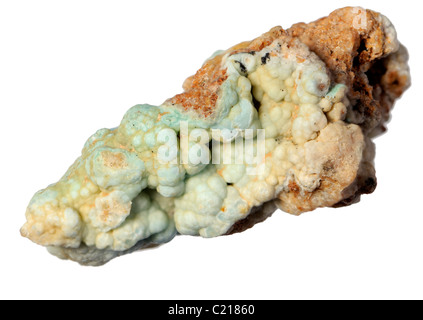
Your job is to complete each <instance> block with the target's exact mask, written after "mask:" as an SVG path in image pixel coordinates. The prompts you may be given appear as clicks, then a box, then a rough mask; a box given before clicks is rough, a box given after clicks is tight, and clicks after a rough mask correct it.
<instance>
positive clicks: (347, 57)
mask: <svg viewBox="0 0 423 320" xmlns="http://www.w3.org/2000/svg"><path fill="white" fill-rule="evenodd" d="M407 61H408V53H407V50H406V49H405V47H404V46H402V45H401V44H400V43H399V42H398V40H397V37H396V31H395V29H394V27H393V25H392V24H391V22H390V21H389V20H388V19H387V18H386V17H385V16H383V15H381V14H379V13H376V12H374V11H371V10H364V9H362V8H344V9H339V10H336V11H335V12H333V13H332V14H330V15H329V16H328V17H326V18H322V19H320V20H317V21H316V22H312V23H309V24H304V23H299V24H296V25H294V26H292V27H291V28H289V29H288V30H284V29H282V28H281V27H275V28H273V29H271V30H270V31H269V32H267V33H265V34H263V35H262V36H260V37H258V38H256V39H254V40H252V41H248V42H242V43H240V44H238V45H236V46H234V47H232V48H230V49H228V50H226V51H218V52H216V53H215V54H213V55H212V57H210V58H209V59H208V60H207V61H206V62H205V63H204V64H203V66H202V67H201V68H200V69H199V70H198V72H197V73H196V74H195V75H194V76H192V77H190V78H188V79H187V80H186V81H185V83H184V86H183V88H184V92H183V93H181V94H178V95H176V96H174V97H173V98H171V99H169V100H167V101H165V102H164V103H163V104H162V105H160V106H152V105H146V104H144V105H136V106H135V107H133V108H131V109H130V110H129V111H128V112H127V113H126V115H125V116H124V118H123V120H122V122H121V124H120V126H119V127H118V128H116V129H112V130H109V129H101V130H99V131H97V132H96V133H95V134H94V135H93V136H92V137H91V138H89V139H88V141H87V142H86V144H85V146H84V148H83V150H82V155H81V157H80V158H79V159H77V160H76V162H75V163H74V164H73V165H72V166H71V167H70V169H69V170H68V172H67V173H66V174H65V175H64V177H63V178H62V179H61V180H60V181H59V182H57V183H56V184H53V185H51V186H49V187H48V188H46V189H44V190H41V191H39V192H38V193H36V194H35V196H34V197H33V199H32V200H31V202H30V204H29V206H28V209H27V212H26V219H27V222H26V223H25V225H24V226H23V227H22V229H21V234H22V235H23V236H25V237H28V238H29V239H31V240H32V241H33V242H35V243H37V244H40V245H42V246H45V247H47V248H48V251H49V252H50V253H52V254H53V255H56V256H57V257H59V258H62V259H71V260H74V261H77V262H79V263H80V264H83V265H93V266H94V265H102V264H104V263H106V262H108V261H110V260H111V259H113V258H115V257H117V256H120V255H123V254H127V253H130V252H133V251H135V250H139V249H142V248H149V247H153V246H157V245H160V244H164V243H166V242H169V241H170V240H172V239H173V238H174V237H175V235H177V234H180V235H199V236H202V237H217V236H221V235H228V234H232V233H235V232H241V231H244V230H246V229H248V228H250V227H252V226H253V225H254V224H255V223H258V222H261V221H263V220H265V219H266V218H267V217H269V216H270V215H271V214H272V213H273V212H274V211H275V210H276V209H277V208H280V209H281V210H283V211H285V212H288V213H292V214H301V213H303V212H306V211H311V210H314V209H316V208H319V207H336V206H343V205H349V204H352V203H354V202H357V201H358V200H359V198H360V195H361V194H366V193H371V192H373V190H374V189H375V187H376V177H375V170H374V165H373V161H374V157H375V152H374V145H373V143H372V141H371V139H372V138H374V137H375V136H377V135H379V134H381V133H382V132H384V131H385V130H386V129H385V126H384V124H385V123H386V122H387V120H388V119H389V117H390V111H391V109H392V107H393V104H394V102H395V100H396V99H397V98H399V97H400V96H401V95H402V93H403V92H404V91H405V90H406V89H407V88H408V87H409V85H410V75H409V68H408V65H407ZM240 147H241V149H240ZM240 150H241V151H240Z"/></svg>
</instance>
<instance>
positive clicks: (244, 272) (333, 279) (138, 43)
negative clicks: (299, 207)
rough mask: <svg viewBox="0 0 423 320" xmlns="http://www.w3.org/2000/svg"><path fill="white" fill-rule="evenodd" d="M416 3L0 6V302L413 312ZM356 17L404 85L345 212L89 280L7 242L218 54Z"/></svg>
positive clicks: (193, 243)
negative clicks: (304, 303)
mask: <svg viewBox="0 0 423 320" xmlns="http://www.w3.org/2000/svg"><path fill="white" fill-rule="evenodd" d="M418 3H419V2H418V1H400V2H398V1H386V0H385V1H339V0H338V1H323V0H320V1H304V0H302V1H282V0H278V1H265V0H260V1H257V0H256V1H249V0H242V1H229V0H226V1H219V0H214V1H182V0H178V1H105V0H102V1H76V0H73V1H40V0H39V1H19V0H15V1H3V0H1V1H0V46H1V47H0V121H1V126H0V130H1V135H0V137H1V147H0V150H1V151H0V162H1V165H0V170H1V172H0V188H1V193H0V195H1V207H0V210H1V212H0V215H1V223H0V245H1V248H0V249H1V251H0V298H3V299H7V298H9V299H12V298H39V299H46V298H55V299H394V298H400V299H401V298H404V299H405V298H420V299H421V298H423V292H422V290H423V274H422V270H423V256H422V244H423V232H422V227H423V210H422V200H423V194H422V188H423V186H422V181H423V173H422V166H421V163H422V157H421V156H422V152H421V148H422V142H421V141H422V140H421V132H422V128H423V124H422V121H423V117H422V116H423V106H422V105H421V100H420V99H421V97H422V96H421V94H422V78H421V74H422V73H423V70H422V60H421V59H422V58H421V57H422V50H423V45H422V41H421V30H420V29H419V27H418V26H420V22H421V15H420V10H419V8H418V7H417V6H418ZM346 5H361V6H363V7H369V8H371V9H374V10H376V11H380V12H382V13H384V14H385V15H387V16H388V17H389V18H390V19H391V20H392V22H393V23H394V24H395V26H396V28H397V31H398V36H399V39H400V40H401V41H402V42H403V43H404V44H405V45H406V46H407V47H408V49H409V51H410V55H411V60H410V66H411V70H412V76H413V86H412V88H411V89H410V90H409V91H408V92H407V93H406V94H405V95H404V97H403V98H402V99H401V100H400V101H399V102H398V103H397V105H396V108H395V110H394V112H393V118H392V121H391V123H390V124H389V132H388V133H387V134H386V135H384V136H382V137H380V138H378V139H377V141H376V143H377V159H376V162H377V173H378V179H379V181H378V182H379V186H378V188H377V190H376V192H375V193H374V194H372V195H370V196H363V198H362V201H361V202H360V203H359V204H357V205H354V206H351V207H347V208H341V209H320V210H317V211H315V212H313V213H308V214H304V215H303V216H301V217H294V216H290V215H288V214H286V213H283V212H280V211H278V212H276V213H275V214H274V216H273V217H272V218H270V219H269V220H267V221H266V222H265V223H262V224H259V225H256V226H255V227H254V228H253V229H251V230H249V231H247V232H244V233H243V234H239V235H234V236H231V237H221V238H217V239H209V240H206V239H201V238H193V237H188V236H185V237H178V238H176V239H175V240H174V241H172V242H171V243H169V244H167V245H164V246H162V247H161V248H159V249H157V250H150V251H145V252H139V253H135V254H131V255H128V256H125V257H121V258H118V259H116V260H114V261H112V262H111V263H109V264H108V265H106V266H104V267H100V268H89V267H81V266H79V265H78V264H76V263H73V262H68V261H61V260H59V259H57V258H55V257H53V256H50V255H49V254H48V253H47V252H46V251H45V249H44V248H42V247H39V246H37V245H35V244H33V243H31V242H30V241H29V240H27V239H24V238H21V236H20V234H19V228H20V227H21V225H22V224H23V223H24V222H25V216H24V213H25V208H26V206H27V204H28V202H29V200H30V199H31V197H32V195H33V194H34V193H35V192H36V191H37V190H39V189H41V188H44V187H46V186H47V185H48V184H50V183H52V182H55V181H57V180H58V179H59V178H60V177H61V176H62V174H63V173H64V172H65V171H66V169H67V168H68V167H69V165H70V164H72V162H73V161H74V160H75V159H76V158H77V157H78V155H79V154H80V150H81V149H82V146H83V144H84V142H85V140H86V139H87V138H88V137H89V136H90V135H91V134H92V133H94V132H95V131H96V130H97V129H99V128H103V127H115V126H117V125H118V124H119V122H120V120H121V118H122V116H123V115H124V113H125V112H126V110H127V109H129V108H130V107H131V106H133V105H135V104H139V103H150V104H156V105H158V104H160V103H161V102H163V101H164V100H165V99H166V98H168V97H171V96H173V95H174V94H176V93H180V92H181V90H182V89H181V86H182V82H183V80H184V79H185V78H186V77H187V76H189V75H191V74H193V73H194V72H195V71H196V70H197V69H198V68H199V67H200V66H201V64H202V62H203V61H204V60H205V59H206V58H207V57H208V56H210V55H211V54H212V53H213V52H214V51H215V50H217V49H225V48H228V47H230V46H232V45H234V44H236V43H239V42H241V41H244V40H250V39H252V38H254V37H256V36H259V35H260V34H262V33H264V32H266V31H267V30H268V29H270V28H271V27H273V26H275V25H282V26H283V27H285V28H288V27H289V26H291V25H292V24H293V23H295V22H300V21H305V22H309V21H312V20H315V19H317V18H319V17H322V16H326V15H327V14H329V13H330V12H331V11H333V10H334V9H336V8H339V7H343V6H346Z"/></svg>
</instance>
